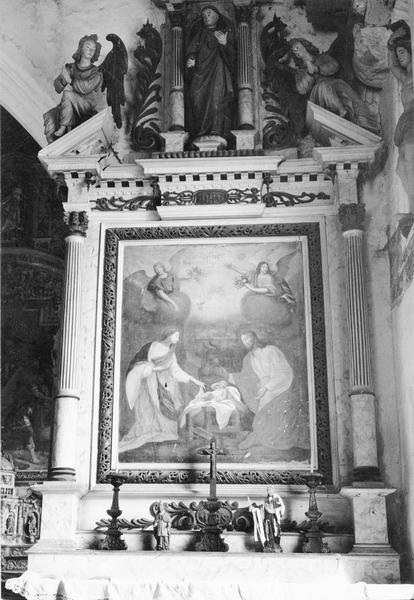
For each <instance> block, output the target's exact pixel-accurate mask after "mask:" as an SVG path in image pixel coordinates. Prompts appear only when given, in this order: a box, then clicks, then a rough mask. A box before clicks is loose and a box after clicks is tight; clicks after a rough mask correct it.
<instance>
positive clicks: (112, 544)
mask: <svg viewBox="0 0 414 600" xmlns="http://www.w3.org/2000/svg"><path fill="white" fill-rule="evenodd" d="M106 481H107V482H108V483H111V484H112V486H113V494H112V505H111V508H110V509H109V510H107V511H106V512H107V513H108V515H109V516H110V517H111V521H110V523H109V525H108V529H107V530H106V535H105V539H104V541H103V543H102V549H103V550H126V549H127V545H126V542H125V540H123V539H121V535H122V533H121V530H120V528H119V524H118V518H119V517H120V516H121V514H122V510H120V508H119V500H118V496H119V488H120V487H121V485H122V484H123V483H125V481H126V477H123V476H122V475H118V474H117V473H115V474H111V475H108V477H107V478H106Z"/></svg>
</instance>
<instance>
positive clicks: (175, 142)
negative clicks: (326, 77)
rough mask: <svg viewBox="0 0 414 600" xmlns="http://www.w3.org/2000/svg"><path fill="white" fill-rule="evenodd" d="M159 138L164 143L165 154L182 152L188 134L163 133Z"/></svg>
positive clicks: (179, 132) (180, 132)
mask: <svg viewBox="0 0 414 600" xmlns="http://www.w3.org/2000/svg"><path fill="white" fill-rule="evenodd" d="M160 137H161V138H162V139H163V140H164V142H165V152H184V144H185V143H186V142H187V140H188V137H189V134H188V133H187V132H186V131H182V130H180V131H178V130H177V131H164V132H162V133H160Z"/></svg>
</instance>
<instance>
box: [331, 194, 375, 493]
mask: <svg viewBox="0 0 414 600" xmlns="http://www.w3.org/2000/svg"><path fill="white" fill-rule="evenodd" d="M364 217H365V208H364V206H363V205H361V204H356V203H353V204H341V205H340V207H339V220H340V223H341V226H342V234H343V237H344V241H345V265H346V304H347V324H348V338H349V363H350V375H349V379H350V390H349V392H350V398H351V410H352V431H353V451H354V480H355V481H378V480H379V479H380V477H379V470H378V455H377V436H376V415H375V412H376V411H375V396H374V392H373V380H372V367H371V349H370V340H369V326H368V301H367V292H366V283H365V266H364V250H363V243H364V231H363V222H364Z"/></svg>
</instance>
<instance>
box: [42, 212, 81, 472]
mask: <svg viewBox="0 0 414 600" xmlns="http://www.w3.org/2000/svg"><path fill="white" fill-rule="evenodd" d="M65 221H66V223H67V225H68V227H69V235H68V236H67V237H66V239H65V281H64V291H63V302H62V317H61V328H60V340H59V355H58V361H59V362H58V381H57V394H56V397H55V404H54V422H53V447H52V456H51V464H50V469H49V479H52V480H67V481H71V480H74V479H75V478H76V469H75V467H76V425H77V411H78V400H79V337H80V331H81V282H82V280H81V278H82V251H83V243H84V239H85V235H86V230H87V227H88V218H87V216H86V213H85V212H79V213H78V212H71V213H69V214H68V213H67V214H66V215H65Z"/></svg>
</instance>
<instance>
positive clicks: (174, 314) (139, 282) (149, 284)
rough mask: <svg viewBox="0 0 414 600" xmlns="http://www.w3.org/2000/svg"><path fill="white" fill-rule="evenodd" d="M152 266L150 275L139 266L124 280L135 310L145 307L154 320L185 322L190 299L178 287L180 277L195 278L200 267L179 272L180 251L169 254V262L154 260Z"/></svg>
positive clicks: (154, 321)
mask: <svg viewBox="0 0 414 600" xmlns="http://www.w3.org/2000/svg"><path fill="white" fill-rule="evenodd" d="M152 268H153V271H154V274H153V275H152V276H149V275H148V274H147V272H146V270H145V269H140V270H138V271H136V272H135V273H133V274H132V275H130V276H129V277H128V278H127V280H126V282H125V283H126V284H127V285H128V288H129V290H128V296H129V298H131V299H132V302H133V303H134V305H135V310H136V309H137V308H138V310H139V309H141V310H142V311H144V313H145V314H146V316H147V317H148V318H149V320H150V321H151V322H152V323H154V324H161V325H166V324H169V325H171V324H173V323H176V324H179V323H184V321H185V320H186V319H187V317H188V315H189V314H190V309H191V300H190V298H189V297H188V296H187V294H184V293H183V292H181V291H180V281H182V280H186V279H196V280H197V279H198V278H199V276H200V273H199V270H197V271H195V270H194V269H190V270H189V271H188V272H187V273H186V275H184V276H179V273H181V272H182V268H181V254H180V252H178V253H175V254H174V255H173V256H172V257H170V260H169V265H168V266H166V265H165V264H164V263H163V262H155V263H154V264H153V267H152Z"/></svg>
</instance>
